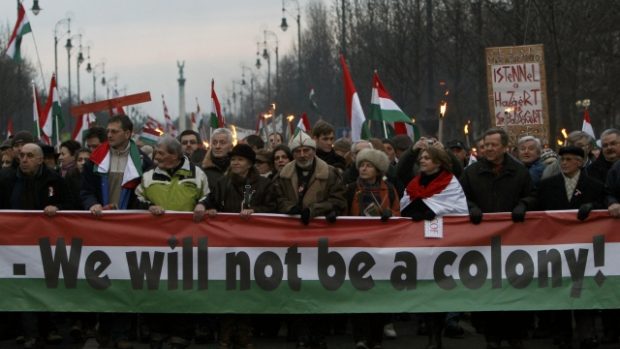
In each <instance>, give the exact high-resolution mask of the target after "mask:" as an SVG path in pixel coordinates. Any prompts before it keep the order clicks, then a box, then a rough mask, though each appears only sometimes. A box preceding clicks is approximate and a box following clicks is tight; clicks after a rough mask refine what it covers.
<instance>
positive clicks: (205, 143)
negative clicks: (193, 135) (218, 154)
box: [202, 141, 209, 149]
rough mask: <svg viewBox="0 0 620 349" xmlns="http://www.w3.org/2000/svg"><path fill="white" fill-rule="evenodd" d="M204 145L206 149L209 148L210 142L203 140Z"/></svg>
mask: <svg viewBox="0 0 620 349" xmlns="http://www.w3.org/2000/svg"><path fill="white" fill-rule="evenodd" d="M202 145H204V146H205V149H209V142H208V141H202Z"/></svg>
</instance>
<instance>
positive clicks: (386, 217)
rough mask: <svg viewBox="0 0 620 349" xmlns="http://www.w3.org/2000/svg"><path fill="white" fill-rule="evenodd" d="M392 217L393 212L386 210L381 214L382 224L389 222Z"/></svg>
mask: <svg viewBox="0 0 620 349" xmlns="http://www.w3.org/2000/svg"><path fill="white" fill-rule="evenodd" d="M390 217H392V210H390V209H385V210H383V212H381V222H387V221H388V220H389V219H390Z"/></svg>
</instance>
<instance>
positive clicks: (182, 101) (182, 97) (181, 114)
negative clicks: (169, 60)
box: [177, 61, 187, 133]
mask: <svg viewBox="0 0 620 349" xmlns="http://www.w3.org/2000/svg"><path fill="white" fill-rule="evenodd" d="M177 67H178V68H179V79H178V80H177V81H178V82H179V133H180V132H183V131H185V130H186V129H187V123H186V119H187V117H186V116H185V78H184V77H183V68H185V61H183V62H179V61H177Z"/></svg>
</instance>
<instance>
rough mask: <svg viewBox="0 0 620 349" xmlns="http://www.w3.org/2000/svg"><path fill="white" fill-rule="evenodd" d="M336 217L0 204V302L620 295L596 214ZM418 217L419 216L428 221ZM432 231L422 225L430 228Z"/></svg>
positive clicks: (213, 306) (175, 303)
mask: <svg viewBox="0 0 620 349" xmlns="http://www.w3.org/2000/svg"><path fill="white" fill-rule="evenodd" d="M575 216H576V214H575V212H574V211H567V212H554V213H549V212H530V213H528V217H527V220H526V222H525V223H512V221H511V220H510V215H509V214H486V215H485V217H484V218H485V220H484V221H483V222H482V224H480V225H472V224H470V223H469V219H468V217H467V216H452V217H444V219H443V222H442V223H443V237H442V238H425V237H424V236H425V233H424V231H425V224H424V222H421V223H416V222H412V221H411V220H410V219H406V218H397V219H391V220H390V221H389V222H386V223H383V222H381V221H380V220H378V219H364V218H349V217H346V218H345V217H340V218H339V219H338V221H337V222H336V223H333V224H330V223H327V222H326V221H325V220H322V219H315V220H312V221H311V223H310V225H309V226H303V225H302V224H301V223H300V222H299V220H298V219H295V218H294V217H287V216H282V215H255V216H252V217H251V218H250V219H249V220H243V219H241V218H240V217H239V216H238V215H228V214H220V215H218V216H217V217H215V218H213V219H207V220H206V221H204V222H202V223H193V222H192V216H191V214H187V213H166V214H165V215H163V216H161V217H153V216H151V215H150V214H147V213H143V212H137V211H133V212H127V213H110V214H104V215H103V217H101V218H95V217H93V216H91V215H90V214H88V213H77V212H68V213H60V214H59V215H57V216H56V217H53V218H48V217H45V216H43V214H42V213H40V212H15V211H3V212H0V230H1V232H0V294H2V297H0V310H3V311H20V310H37V311H98V312H107V311H118V312H188V313H229V312H234V313H349V312H351V313H356V312H435V311H480V310H527V309H594V308H596V309H598V308H619V307H620V292H619V291H618V290H620V230H619V229H618V220H614V219H612V218H610V217H609V216H608V214H607V213H606V212H603V211H598V212H593V213H592V214H591V216H590V218H588V220H587V221H585V222H583V223H582V222H579V221H577V220H576V218H575ZM426 225H427V228H429V224H428V223H427V224H426ZM430 229H433V227H430Z"/></svg>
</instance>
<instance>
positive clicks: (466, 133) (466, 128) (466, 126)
mask: <svg viewBox="0 0 620 349" xmlns="http://www.w3.org/2000/svg"><path fill="white" fill-rule="evenodd" d="M463 132H464V133H465V135H468V134H469V123H467V124H465V127H463Z"/></svg>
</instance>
